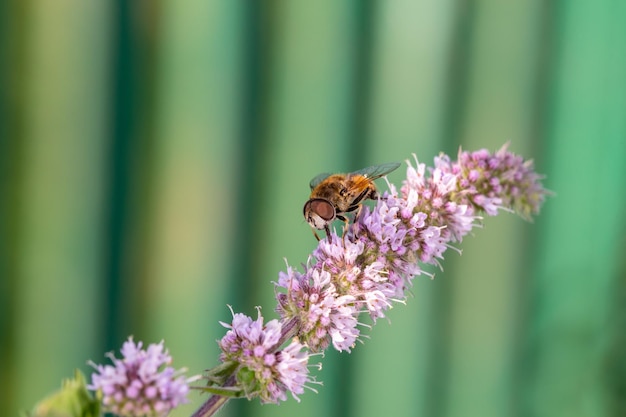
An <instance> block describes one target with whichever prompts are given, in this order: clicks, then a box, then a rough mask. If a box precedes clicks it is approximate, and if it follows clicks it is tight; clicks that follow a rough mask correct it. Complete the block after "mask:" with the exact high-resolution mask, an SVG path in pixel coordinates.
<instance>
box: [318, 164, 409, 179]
mask: <svg viewBox="0 0 626 417" xmlns="http://www.w3.org/2000/svg"><path fill="white" fill-rule="evenodd" d="M399 166H400V163H399V162H389V163H387V164H380V165H372V166H371V167H367V168H363V169H359V170H358V171H354V172H351V173H350V176H352V175H362V176H364V177H366V178H369V179H370V180H375V179H376V178H380V177H382V176H383V175H387V174H389V173H390V172H391V171H394V170H395V169H397V168H398V167H399ZM316 178H317V177H316Z"/></svg>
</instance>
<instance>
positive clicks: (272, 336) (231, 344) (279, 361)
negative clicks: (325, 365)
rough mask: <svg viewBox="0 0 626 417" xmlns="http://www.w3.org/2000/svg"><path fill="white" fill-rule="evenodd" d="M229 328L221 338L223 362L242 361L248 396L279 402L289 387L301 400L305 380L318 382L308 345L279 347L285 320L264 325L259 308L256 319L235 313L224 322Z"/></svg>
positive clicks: (241, 372) (242, 378)
mask: <svg viewBox="0 0 626 417" xmlns="http://www.w3.org/2000/svg"><path fill="white" fill-rule="evenodd" d="M222 325H223V326H224V327H226V328H228V329H229V330H228V331H227V332H226V335H224V337H223V338H222V339H221V340H220V341H218V344H219V347H220V349H221V350H222V354H221V356H220V359H221V360H222V362H227V361H231V362H235V363H237V364H238V368H237V369H238V370H237V372H236V374H237V376H238V382H239V385H240V386H242V387H243V389H244V391H245V394H246V396H247V397H248V398H253V397H257V396H258V397H259V398H260V399H261V402H263V403H275V404H278V403H279V402H280V401H285V400H286V399H287V395H286V394H287V391H289V392H291V395H292V396H293V397H294V398H295V399H296V400H298V401H299V398H298V395H300V394H302V393H303V392H304V388H305V386H306V385H305V384H306V383H308V382H314V381H313V380H312V379H311V378H310V377H309V369H308V365H307V364H308V361H309V354H308V352H306V351H305V350H303V348H304V345H302V344H301V343H299V342H296V341H292V342H291V343H290V344H289V345H288V346H287V347H286V348H284V349H282V350H278V349H279V346H278V345H277V344H278V343H279V342H280V339H281V336H282V334H281V332H282V324H281V323H280V322H279V321H278V320H271V321H269V322H267V323H266V324H265V325H263V317H262V316H261V311H260V309H259V313H258V317H257V319H256V320H252V319H251V318H250V317H248V316H246V315H245V314H241V313H236V314H235V313H233V321H232V324H227V323H222Z"/></svg>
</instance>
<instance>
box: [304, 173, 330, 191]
mask: <svg viewBox="0 0 626 417" xmlns="http://www.w3.org/2000/svg"><path fill="white" fill-rule="evenodd" d="M331 175H333V174H329V173H328V172H324V173H322V174H319V175H318V176H317V177H315V178H313V179H312V180H311V182H310V183H309V186H310V187H311V191H312V190H313V188H315V187H317V186H318V185H319V183H320V182H322V181H324V180H325V179H326V178H328V177H330V176H331Z"/></svg>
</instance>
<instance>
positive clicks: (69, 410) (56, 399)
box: [28, 369, 101, 417]
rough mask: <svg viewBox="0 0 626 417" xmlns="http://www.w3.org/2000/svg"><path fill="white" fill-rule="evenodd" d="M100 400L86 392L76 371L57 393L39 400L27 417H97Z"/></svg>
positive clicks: (82, 378)
mask: <svg viewBox="0 0 626 417" xmlns="http://www.w3.org/2000/svg"><path fill="white" fill-rule="evenodd" d="M100 415H101V413H100V399H99V398H93V397H92V395H91V394H90V393H89V391H88V390H87V386H86V384H85V376H84V375H83V374H82V373H81V372H80V371H79V370H78V369H77V370H76V371H75V373H74V378H73V379H68V380H64V381H63V384H62V387H61V389H60V390H58V391H57V392H55V393H53V394H51V395H50V396H48V397H46V398H44V399H43V400H41V401H40V402H39V403H38V404H37V405H36V406H35V408H33V410H32V411H31V413H30V414H28V416H29V417H99V416H100Z"/></svg>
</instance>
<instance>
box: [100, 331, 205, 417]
mask: <svg viewBox="0 0 626 417" xmlns="http://www.w3.org/2000/svg"><path fill="white" fill-rule="evenodd" d="M142 346H143V343H142V342H138V343H135V342H134V341H133V338H132V337H129V338H128V340H127V341H126V342H125V343H124V345H123V346H122V349H121V353H122V356H123V358H122V359H117V358H116V357H115V356H114V355H113V354H112V353H110V354H108V355H107V356H108V357H109V358H110V359H111V361H112V362H113V365H97V364H95V363H93V362H90V365H91V366H93V367H94V368H95V369H96V372H94V373H93V374H92V375H91V380H92V382H91V385H89V386H88V388H89V389H90V390H93V391H100V392H101V393H102V396H103V398H102V404H103V407H104V409H105V410H106V411H109V412H111V413H114V414H118V415H120V416H149V417H161V416H165V415H167V414H168V413H169V412H170V410H172V409H173V408H175V407H177V406H178V405H180V404H183V403H186V402H187V401H188V400H187V393H188V392H189V385H188V383H189V382H191V381H192V380H194V379H195V378H189V379H186V378H185V377H183V376H181V373H182V372H183V371H184V370H180V371H175V370H174V368H172V367H170V366H166V365H169V364H171V362H172V357H171V356H170V355H169V353H168V352H167V350H165V348H164V346H163V342H161V343H158V344H151V345H149V346H148V348H147V349H145V350H144V349H142Z"/></svg>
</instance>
